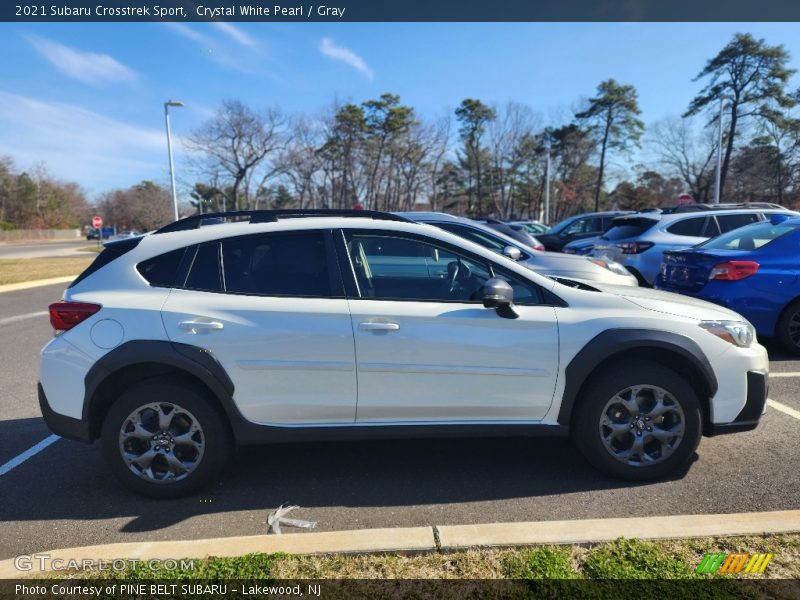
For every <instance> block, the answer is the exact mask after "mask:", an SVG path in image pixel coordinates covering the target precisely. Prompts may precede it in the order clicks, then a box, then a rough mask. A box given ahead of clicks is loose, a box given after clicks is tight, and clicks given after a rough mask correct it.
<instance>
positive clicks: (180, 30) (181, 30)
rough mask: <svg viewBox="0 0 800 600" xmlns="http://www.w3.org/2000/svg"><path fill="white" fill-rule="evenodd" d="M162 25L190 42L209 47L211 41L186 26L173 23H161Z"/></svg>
mask: <svg viewBox="0 0 800 600" xmlns="http://www.w3.org/2000/svg"><path fill="white" fill-rule="evenodd" d="M163 25H164V27H167V28H168V29H171V30H172V31H174V32H175V33H177V34H179V35H182V36H183V37H185V38H189V39H190V40H194V41H195V42H199V43H201V44H208V45H211V40H210V39H209V38H207V37H206V36H204V35H203V34H202V33H200V32H199V31H197V30H196V29H192V28H191V27H189V26H188V25H184V24H182V23H173V22H166V23H163Z"/></svg>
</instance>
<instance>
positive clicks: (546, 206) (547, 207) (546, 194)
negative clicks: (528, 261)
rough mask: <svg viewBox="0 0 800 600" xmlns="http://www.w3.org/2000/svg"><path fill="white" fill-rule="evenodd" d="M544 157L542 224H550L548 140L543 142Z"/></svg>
mask: <svg viewBox="0 0 800 600" xmlns="http://www.w3.org/2000/svg"><path fill="white" fill-rule="evenodd" d="M544 150H545V153H546V154H545V157H546V161H547V164H546V166H545V176H544V215H545V216H544V219H545V221H544V224H545V225H548V226H549V225H550V140H547V141H545V143H544Z"/></svg>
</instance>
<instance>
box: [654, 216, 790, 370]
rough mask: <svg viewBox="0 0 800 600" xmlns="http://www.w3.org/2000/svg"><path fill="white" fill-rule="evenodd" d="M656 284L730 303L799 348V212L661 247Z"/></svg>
mask: <svg viewBox="0 0 800 600" xmlns="http://www.w3.org/2000/svg"><path fill="white" fill-rule="evenodd" d="M655 287H656V288H659V289H664V290H668V291H671V292H678V293H681V294H687V295H689V296H694V297H696V298H702V299H704V300H709V301H710V302H714V303H716V304H720V305H722V306H725V307H727V308H730V309H731V310H734V311H736V312H737V313H739V314H740V315H742V316H743V317H745V318H746V319H747V320H748V321H750V322H751V323H752V324H753V325H754V326H755V328H756V331H757V332H758V334H759V335H764V336H768V337H775V338H776V339H778V340H780V342H781V344H782V345H783V346H784V348H786V350H788V351H789V352H792V353H794V354H800V218H790V219H787V218H786V217H785V216H783V215H775V216H773V217H772V218H771V219H770V220H769V221H761V222H759V223H755V224H753V225H747V226H745V227H740V228H739V229H735V230H734V231H731V232H729V233H724V234H722V235H721V236H718V237H715V238H713V239H711V240H709V241H707V242H704V243H702V244H700V245H699V246H695V247H693V248H689V249H687V250H674V251H667V252H664V260H663V261H662V263H661V272H660V273H659V275H658V277H657V279H656V283H655Z"/></svg>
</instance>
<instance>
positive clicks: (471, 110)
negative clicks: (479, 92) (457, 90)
mask: <svg viewBox="0 0 800 600" xmlns="http://www.w3.org/2000/svg"><path fill="white" fill-rule="evenodd" d="M496 116H497V115H496V113H495V110H494V109H493V108H491V107H489V106H486V105H485V104H484V103H483V102H481V101H480V100H475V99H472V98H466V99H465V100H463V101H462V102H461V105H460V106H459V107H458V108H457V109H456V119H457V120H458V122H459V123H461V127H459V129H458V133H459V135H460V136H461V140H462V141H463V142H464V150H465V157H464V158H465V161H464V162H465V165H466V168H467V172H468V175H469V177H468V185H469V187H468V190H467V193H468V202H467V213H469V214H473V212H474V210H475V200H474V197H473V194H472V183H473V181H474V182H475V190H476V194H475V196H476V197H477V205H478V207H479V208H480V206H481V203H482V200H483V195H482V192H481V174H482V173H481V163H482V162H483V161H484V159H485V154H484V152H483V149H482V147H481V138H482V137H483V134H484V132H485V131H486V124H487V123H488V122H489V121H492V120H494V119H495V117H496Z"/></svg>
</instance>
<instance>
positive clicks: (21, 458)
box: [0, 433, 61, 477]
mask: <svg viewBox="0 0 800 600" xmlns="http://www.w3.org/2000/svg"><path fill="white" fill-rule="evenodd" d="M60 439H61V436H58V435H56V434H55V433H54V434H53V435H51V436H50V437H46V438H44V439H43V440H42V441H41V442H39V443H38V444H36V445H35V446H33V447H32V448H28V449H27V450H25V452H23V453H22V454H20V455H18V456H15V457H14V458H12V459H11V460H10V461H8V462H7V463H6V464H4V465H3V466H0V477H2V476H3V475H5V474H6V473H8V472H9V471H11V469H15V468H17V467H18V466H20V465H21V464H22V463H24V462H25V461H26V460H28V459H29V458H30V457H32V456H35V455H37V454H39V452H41V451H42V450H44V449H45V448H47V447H48V446H49V445H50V444H52V443H54V442H57V441H58V440H60Z"/></svg>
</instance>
